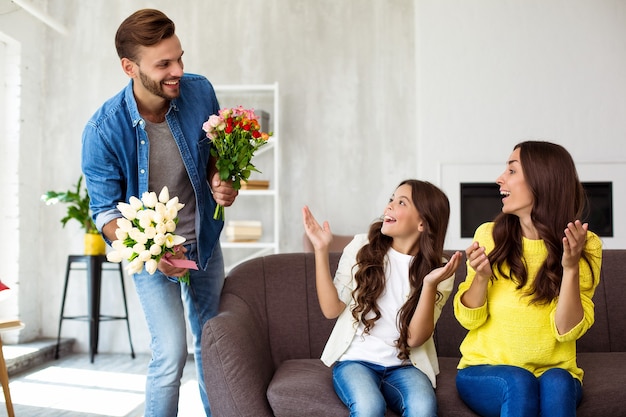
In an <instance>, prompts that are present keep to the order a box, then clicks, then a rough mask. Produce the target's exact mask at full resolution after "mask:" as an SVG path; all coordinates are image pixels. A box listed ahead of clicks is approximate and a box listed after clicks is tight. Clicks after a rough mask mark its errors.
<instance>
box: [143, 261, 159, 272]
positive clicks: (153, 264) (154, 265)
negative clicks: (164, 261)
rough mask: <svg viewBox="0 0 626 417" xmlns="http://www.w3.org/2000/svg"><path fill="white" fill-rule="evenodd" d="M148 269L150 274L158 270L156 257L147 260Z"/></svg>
mask: <svg viewBox="0 0 626 417" xmlns="http://www.w3.org/2000/svg"><path fill="white" fill-rule="evenodd" d="M145 266H146V271H147V272H148V273H149V274H150V275H153V274H154V273H155V272H156V270H157V266H158V264H157V261H155V260H154V259H150V260H148V261H146V265H145Z"/></svg>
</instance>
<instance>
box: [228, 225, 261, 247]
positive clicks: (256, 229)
mask: <svg viewBox="0 0 626 417" xmlns="http://www.w3.org/2000/svg"><path fill="white" fill-rule="evenodd" d="M262 234H263V225H262V224H261V222H260V221H257V220H231V221H229V222H228V223H227V224H226V238H227V239H228V240H229V241H231V242H256V241H258V240H259V239H260V238H261V235H262Z"/></svg>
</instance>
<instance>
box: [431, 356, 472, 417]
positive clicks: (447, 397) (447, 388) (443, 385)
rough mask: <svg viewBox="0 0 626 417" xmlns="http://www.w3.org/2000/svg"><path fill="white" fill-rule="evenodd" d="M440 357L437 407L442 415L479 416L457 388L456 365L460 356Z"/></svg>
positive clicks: (456, 416)
mask: <svg viewBox="0 0 626 417" xmlns="http://www.w3.org/2000/svg"><path fill="white" fill-rule="evenodd" d="M438 359H439V375H437V390H436V392H437V408H438V413H437V414H438V415H440V416H453V417H477V416H478V414H475V413H474V412H473V411H472V410H470V409H469V408H468V407H467V406H466V405H465V403H463V401H461V398H460V397H459V393H458V392H457V390H456V367H457V365H458V364H459V358H456V357H447V358H438Z"/></svg>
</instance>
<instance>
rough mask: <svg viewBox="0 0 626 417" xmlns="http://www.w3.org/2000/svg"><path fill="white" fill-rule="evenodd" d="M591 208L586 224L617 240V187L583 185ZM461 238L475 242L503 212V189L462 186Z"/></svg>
mask: <svg viewBox="0 0 626 417" xmlns="http://www.w3.org/2000/svg"><path fill="white" fill-rule="evenodd" d="M582 184H583V187H584V188H585V192H586V193H587V200H588V204H587V205H586V207H585V217H584V218H583V221H584V222H587V223H589V230H591V231H593V232H594V233H596V234H597V235H598V236H602V237H613V183H612V182H583V183H582ZM460 197H461V198H460V203H461V237H462V238H468V237H469V238H471V237H473V236H474V231H475V230H476V228H477V227H478V226H480V225H481V224H482V223H484V222H487V221H491V220H493V219H494V217H495V216H496V215H498V213H500V211H501V209H502V201H501V197H500V192H499V186H498V185H497V184H495V183H493V182H491V183H461V193H460Z"/></svg>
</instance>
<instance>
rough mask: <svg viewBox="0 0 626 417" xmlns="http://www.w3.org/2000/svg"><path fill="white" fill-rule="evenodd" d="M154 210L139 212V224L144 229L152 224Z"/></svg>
mask: <svg viewBox="0 0 626 417" xmlns="http://www.w3.org/2000/svg"><path fill="white" fill-rule="evenodd" d="M154 214H155V212H154V210H142V211H140V212H138V213H137V217H138V218H139V226H141V227H142V228H143V229H146V228H148V227H150V226H152V219H153V218H154Z"/></svg>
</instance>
